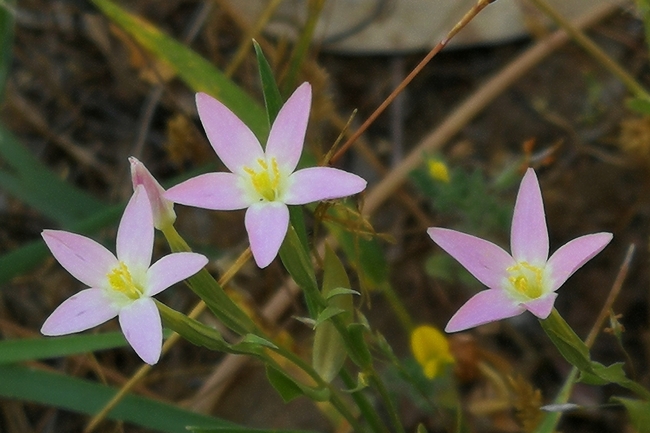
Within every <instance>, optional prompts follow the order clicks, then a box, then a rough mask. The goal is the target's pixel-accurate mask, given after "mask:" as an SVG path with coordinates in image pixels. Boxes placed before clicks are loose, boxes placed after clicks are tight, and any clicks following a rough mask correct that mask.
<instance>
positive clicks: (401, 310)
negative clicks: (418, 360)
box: [381, 282, 415, 335]
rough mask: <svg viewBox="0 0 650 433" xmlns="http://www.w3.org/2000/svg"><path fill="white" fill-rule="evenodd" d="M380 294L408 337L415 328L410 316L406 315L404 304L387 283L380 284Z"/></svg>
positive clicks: (406, 310)
mask: <svg viewBox="0 0 650 433" xmlns="http://www.w3.org/2000/svg"><path fill="white" fill-rule="evenodd" d="M381 293H382V294H383V295H384V296H385V297H386V299H387V300H388V303H389V304H390V306H391V308H392V309H393V312H394V313H395V315H396V316H397V319H398V320H399V322H400V323H401V325H402V327H403V328H404V330H405V331H406V333H407V334H408V335H410V334H411V332H412V331H413V328H414V327H415V326H414V325H413V320H412V319H411V316H410V314H409V313H408V309H407V308H406V306H405V305H404V302H402V300H401V299H400V297H399V296H398V295H397V293H395V290H394V289H393V286H392V285H391V284H390V283H388V282H386V283H384V284H382V285H381Z"/></svg>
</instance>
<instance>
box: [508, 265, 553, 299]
mask: <svg viewBox="0 0 650 433" xmlns="http://www.w3.org/2000/svg"><path fill="white" fill-rule="evenodd" d="M506 270H507V271H508V277H507V280H506V282H505V286H506V290H507V291H508V293H510V295H511V296H512V297H513V298H515V299H517V300H531V299H537V298H539V297H541V296H542V295H544V293H545V292H546V289H545V287H546V276H545V269H544V268H543V267H541V268H540V267H539V266H534V265H531V264H530V263H528V262H517V263H516V264H515V265H514V266H510V267H509V268H507V269H506Z"/></svg>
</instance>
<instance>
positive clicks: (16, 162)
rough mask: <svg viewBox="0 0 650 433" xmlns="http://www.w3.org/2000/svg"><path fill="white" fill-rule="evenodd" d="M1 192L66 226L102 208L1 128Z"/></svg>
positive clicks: (88, 195) (0, 126)
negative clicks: (53, 171) (2, 166)
mask: <svg viewBox="0 0 650 433" xmlns="http://www.w3.org/2000/svg"><path fill="white" fill-rule="evenodd" d="M0 160H2V162H3V165H4V166H7V167H8V169H7V168H5V169H3V170H0V188H2V189H4V190H5V191H7V192H8V193H9V194H11V195H13V196H15V197H16V198H18V199H20V200H21V201H23V202H24V203H26V204H28V205H30V206H32V207H34V208H35V209H37V210H39V211H40V212H42V213H43V214H44V215H45V216H47V217H49V218H52V219H53V220H55V221H56V222H58V223H59V224H61V225H63V226H65V225H69V224H72V223H73V222H74V221H77V220H78V219H79V218H85V217H88V216H90V215H92V214H94V213H95V212H97V211H98V210H102V209H105V207H106V206H105V205H104V204H103V203H102V202H101V201H99V200H97V199H95V198H94V197H92V196H91V195H90V194H88V193H86V192H83V191H82V190H80V189H78V188H75V187H73V186H72V185H70V184H68V183H66V182H65V181H63V180H62V179H60V178H58V177H57V176H56V175H55V174H54V173H52V171H50V170H49V169H48V168H47V167H46V166H45V165H44V164H42V163H41V162H40V161H39V160H38V159H36V158H35V157H34V156H33V155H32V154H31V153H30V152H29V150H28V149H27V148H25V146H23V145H22V144H21V143H20V142H19V141H18V140H17V139H16V138H15V137H14V136H13V134H12V133H11V132H9V131H8V130H7V129H6V128H4V127H3V126H2V125H0Z"/></svg>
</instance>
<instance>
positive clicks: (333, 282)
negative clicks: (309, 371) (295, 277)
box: [312, 245, 356, 383]
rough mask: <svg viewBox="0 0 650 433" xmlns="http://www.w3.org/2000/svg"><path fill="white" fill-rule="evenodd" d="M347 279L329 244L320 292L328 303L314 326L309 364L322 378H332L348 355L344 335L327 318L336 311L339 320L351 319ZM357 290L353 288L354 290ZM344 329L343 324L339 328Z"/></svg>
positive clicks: (326, 250) (351, 311) (351, 307)
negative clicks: (321, 291) (310, 361)
mask: <svg viewBox="0 0 650 433" xmlns="http://www.w3.org/2000/svg"><path fill="white" fill-rule="evenodd" d="M349 287H350V280H349V279H348V275H347V273H346V272H345V267H344V266H343V263H341V261H340V260H339V258H338V256H337V255H336V253H335V252H334V250H332V248H331V247H330V246H329V245H326V248H325V260H324V271H323V296H325V299H327V300H328V304H329V305H328V306H327V308H325V309H324V310H323V311H322V312H321V313H320V315H319V316H318V318H317V319H316V324H315V325H314V328H315V329H316V333H315V335H314V348H313V351H312V365H313V367H314V370H316V372H318V374H319V375H320V376H321V377H322V378H323V380H325V381H326V382H328V383H329V382H331V381H332V380H333V379H334V378H335V377H336V376H337V375H338V373H339V371H341V368H342V367H343V363H344V362H345V359H346V358H347V355H348V353H347V352H348V350H347V348H346V345H345V338H344V337H347V336H343V335H341V333H340V332H339V329H337V327H336V326H335V324H334V323H332V322H331V321H329V320H328V319H331V318H332V317H334V316H335V315H341V314H342V316H340V318H341V322H342V324H344V325H347V324H349V323H350V321H351V320H352V315H353V312H354V303H353V299H352V292H354V290H350V289H349ZM354 293H356V292H354ZM341 329H342V330H343V331H344V332H345V331H347V330H346V329H345V328H341Z"/></svg>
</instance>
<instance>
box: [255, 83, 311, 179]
mask: <svg viewBox="0 0 650 433" xmlns="http://www.w3.org/2000/svg"><path fill="white" fill-rule="evenodd" d="M310 106H311V86H310V85H309V83H302V84H301V85H300V87H298V88H297V89H296V91H295V92H293V94H292V95H291V96H290V97H289V99H288V100H287V102H286V103H285V104H284V105H283V106H282V108H281V109H280V112H279V113H278V116H277V117H276V118H275V122H273V126H271V132H270V133H269V139H268V141H267V144H266V155H267V156H268V157H269V158H273V157H275V158H276V160H277V161H278V164H280V166H281V167H282V168H283V169H284V170H286V171H287V172H289V173H291V172H292V171H293V170H294V169H295V168H296V165H297V164H298V160H299V159H300V154H301V153H302V148H303V145H304V143H305V132H306V131H307V122H308V121H309V108H310Z"/></svg>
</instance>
